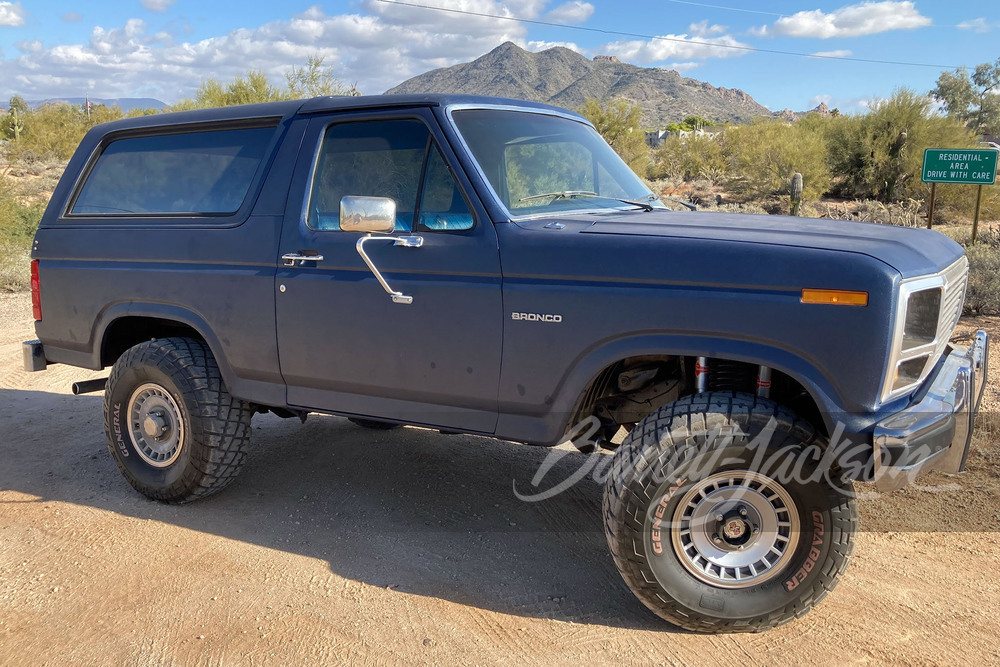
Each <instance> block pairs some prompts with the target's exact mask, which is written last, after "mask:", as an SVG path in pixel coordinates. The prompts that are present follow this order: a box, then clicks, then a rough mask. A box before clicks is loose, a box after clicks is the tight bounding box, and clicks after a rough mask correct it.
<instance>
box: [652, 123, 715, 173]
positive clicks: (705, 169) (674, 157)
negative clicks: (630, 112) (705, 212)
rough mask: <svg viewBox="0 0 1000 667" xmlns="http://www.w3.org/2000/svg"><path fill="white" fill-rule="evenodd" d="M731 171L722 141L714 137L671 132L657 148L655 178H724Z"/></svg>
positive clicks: (654, 152)
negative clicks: (682, 136)
mask: <svg viewBox="0 0 1000 667" xmlns="http://www.w3.org/2000/svg"><path fill="white" fill-rule="evenodd" d="M727 172H728V164H727V160H726V156H725V154H724V153H723V151H722V144H721V143H719V142H718V141H716V140H715V139H712V138H707V137H688V138H686V139H681V138H680V137H679V136H677V135H673V136H670V137H668V138H667V139H666V141H664V142H663V143H662V144H660V145H659V146H658V147H657V148H656V149H655V150H654V151H653V165H652V167H651V168H650V174H651V175H652V177H653V178H654V179H675V178H681V179H684V180H685V181H694V180H698V179H705V180H708V181H711V182H712V183H713V184H718V183H720V182H722V181H723V180H724V179H725V177H726V174H727Z"/></svg>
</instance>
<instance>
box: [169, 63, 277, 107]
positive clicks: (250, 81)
mask: <svg viewBox="0 0 1000 667" xmlns="http://www.w3.org/2000/svg"><path fill="white" fill-rule="evenodd" d="M287 99H290V98H289V96H288V93H287V92H285V91H283V90H282V89H280V88H277V87H275V86H272V85H271V84H270V82H269V81H268V80H267V75H266V74H264V73H263V72H262V71H260V70H256V69H255V70H250V71H249V72H247V73H246V74H245V75H243V76H237V77H236V78H234V79H233V80H232V81H230V82H229V83H225V84H224V83H221V82H219V81H218V80H216V79H206V80H204V81H202V83H201V85H200V86H198V90H196V91H195V94H194V99H185V100H181V101H180V102H178V103H177V104H175V105H173V107H171V110H172V111H184V110H187V109H207V108H209V107H228V106H233V105H236V104H257V103H260V102H277V101H279V100H287Z"/></svg>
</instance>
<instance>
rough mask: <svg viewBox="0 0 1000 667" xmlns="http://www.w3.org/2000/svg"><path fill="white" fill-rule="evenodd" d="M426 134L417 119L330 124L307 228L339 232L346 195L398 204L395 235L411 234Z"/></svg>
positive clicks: (428, 134)
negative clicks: (385, 198)
mask: <svg viewBox="0 0 1000 667" xmlns="http://www.w3.org/2000/svg"><path fill="white" fill-rule="evenodd" d="M429 139H430V132H429V131H428V130H427V127H426V126H425V125H424V124H423V123H421V122H420V121H418V120H388V121H371V122H363V123H339V124H337V125H331V126H330V128H329V129H328V130H327V131H326V135H325V137H324V138H323V146H322V148H321V150H320V155H319V162H318V163H317V165H316V174H315V177H314V179H313V189H312V196H311V198H310V206H309V218H308V221H309V226H310V227H312V228H313V229H321V230H339V229H340V200H341V199H342V198H343V197H346V196H348V195H353V196H364V197H389V198H390V199H392V200H394V201H395V202H396V230H397V231H410V230H412V229H413V214H414V212H415V211H416V207H417V194H418V192H419V190H420V178H421V175H422V173H423V169H424V156H425V155H426V153H427V143H428V141H429Z"/></svg>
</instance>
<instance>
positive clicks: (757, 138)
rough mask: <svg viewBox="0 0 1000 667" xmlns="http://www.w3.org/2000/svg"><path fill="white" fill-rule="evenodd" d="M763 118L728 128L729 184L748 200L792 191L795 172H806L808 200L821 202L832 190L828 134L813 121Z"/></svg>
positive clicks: (804, 194) (725, 141) (805, 197)
mask: <svg viewBox="0 0 1000 667" xmlns="http://www.w3.org/2000/svg"><path fill="white" fill-rule="evenodd" d="M806 120H808V119H803V120H801V121H799V122H797V123H786V122H783V121H776V120H758V121H755V122H753V123H751V124H749V125H743V126H737V127H732V128H729V129H727V130H726V132H725V135H724V137H723V139H722V141H723V151H724V153H725V154H726V155H727V156H728V158H729V177H730V181H729V188H730V189H731V190H732V191H733V192H735V193H737V194H740V195H742V196H743V197H745V198H747V199H758V198H762V197H769V196H773V195H785V194H788V191H789V184H790V182H791V178H792V174H794V173H795V172H799V173H801V174H802V198H803V200H806V201H815V200H817V199H819V198H820V196H822V195H823V193H824V192H826V191H827V190H828V189H829V188H830V183H831V180H830V168H829V166H828V164H827V144H826V137H825V136H824V133H823V132H822V131H818V129H817V126H816V124H815V123H813V122H806Z"/></svg>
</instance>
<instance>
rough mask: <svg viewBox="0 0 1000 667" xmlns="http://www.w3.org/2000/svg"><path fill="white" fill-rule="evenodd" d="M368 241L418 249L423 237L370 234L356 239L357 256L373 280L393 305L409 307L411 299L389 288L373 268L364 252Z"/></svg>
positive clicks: (372, 263) (379, 273) (376, 269)
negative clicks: (390, 298) (398, 304)
mask: <svg viewBox="0 0 1000 667" xmlns="http://www.w3.org/2000/svg"><path fill="white" fill-rule="evenodd" d="M368 241H392V244H393V245H394V246H400V247H403V248H419V247H420V246H422V245H423V244H424V237H422V236H372V235H371V234H365V235H364V236H362V237H361V238H360V239H358V242H357V244H356V245H355V247H356V248H357V249H358V254H359V255H361V259H363V260H365V264H367V265H368V268H369V269H370V270H371V272H372V273H373V274H375V279H376V280H378V282H379V285H381V286H382V289H384V290H385V291H386V292H387V293H388V294H389V296H390V297H392V302H393V303H401V304H404V305H409V304H411V303H413V297H412V296H407V295H406V294H403V293H402V292H397V291H396V290H394V289H392V288H391V287H389V283H387V282H386V281H385V278H383V277H382V273H381V272H380V271H379V270H378V267H376V266H375V264H374V262H372V260H371V258H370V257H368V253H366V252H365V243H367V242H368Z"/></svg>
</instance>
